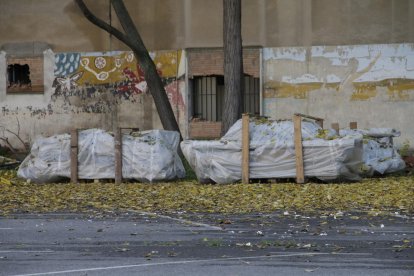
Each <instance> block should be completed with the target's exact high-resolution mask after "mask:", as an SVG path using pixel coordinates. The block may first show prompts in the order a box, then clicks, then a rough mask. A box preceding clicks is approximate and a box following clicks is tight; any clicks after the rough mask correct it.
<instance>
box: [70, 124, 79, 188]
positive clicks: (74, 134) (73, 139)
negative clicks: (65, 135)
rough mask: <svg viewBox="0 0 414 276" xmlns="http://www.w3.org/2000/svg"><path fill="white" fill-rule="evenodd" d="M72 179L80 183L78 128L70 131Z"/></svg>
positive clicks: (73, 181)
mask: <svg viewBox="0 0 414 276" xmlns="http://www.w3.org/2000/svg"><path fill="white" fill-rule="evenodd" d="M70 180H71V182H72V183H78V130H77V129H72V131H71V132H70Z"/></svg>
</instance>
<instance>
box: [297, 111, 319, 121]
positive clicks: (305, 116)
mask: <svg viewBox="0 0 414 276" xmlns="http://www.w3.org/2000/svg"><path fill="white" fill-rule="evenodd" d="M294 115H295V116H300V117H302V118H308V119H311V120H315V121H322V122H323V119H322V118H319V117H314V116H310V115H306V114H302V113H295V114H294Z"/></svg>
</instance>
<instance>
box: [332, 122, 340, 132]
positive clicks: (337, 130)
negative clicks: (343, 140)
mask: <svg viewBox="0 0 414 276" xmlns="http://www.w3.org/2000/svg"><path fill="white" fill-rule="evenodd" d="M331 128H333V129H334V130H335V132H336V135H339V123H332V124H331Z"/></svg>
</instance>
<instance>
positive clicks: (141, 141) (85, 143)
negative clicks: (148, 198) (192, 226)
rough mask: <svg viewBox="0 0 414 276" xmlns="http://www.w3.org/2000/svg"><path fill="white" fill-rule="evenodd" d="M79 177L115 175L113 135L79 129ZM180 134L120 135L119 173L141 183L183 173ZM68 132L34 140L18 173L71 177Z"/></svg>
mask: <svg viewBox="0 0 414 276" xmlns="http://www.w3.org/2000/svg"><path fill="white" fill-rule="evenodd" d="M78 139H79V140H78V141H79V142H78V143H79V144H78V148H79V152H78V176H79V179H111V178H114V176H115V172H114V163H115V157H114V156H115V154H114V137H113V136H112V135H111V134H110V133H109V132H106V131H104V130H101V129H87V130H82V131H79V138H78ZM179 141H180V137H179V133H177V132H174V131H165V130H150V131H143V132H139V133H135V134H133V135H125V134H124V135H123V137H122V164H123V166H122V175H123V178H124V179H134V180H138V181H142V182H154V181H165V180H173V179H176V178H183V177H184V176H185V170H184V166H183V164H182V162H181V159H180V157H179V155H178V153H177V147H178V144H179ZM70 173H71V171H70V135H69V134H62V135H55V136H51V137H47V138H40V139H37V140H36V141H35V143H34V144H33V146H32V149H31V152H30V154H29V155H28V156H27V157H26V159H25V160H24V161H23V162H22V164H21V166H20V168H19V170H18V173H17V175H18V176H19V177H21V178H25V179H30V180H32V181H33V182H38V183H45V182H55V181H59V180H60V179H61V178H69V177H70Z"/></svg>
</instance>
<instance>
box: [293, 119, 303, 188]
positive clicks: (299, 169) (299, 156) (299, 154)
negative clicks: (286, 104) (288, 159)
mask: <svg viewBox="0 0 414 276" xmlns="http://www.w3.org/2000/svg"><path fill="white" fill-rule="evenodd" d="M293 125H294V136H295V139H294V142H295V159H296V183H305V172H304V168H303V148H302V118H301V116H300V115H298V114H295V115H294V116H293Z"/></svg>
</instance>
